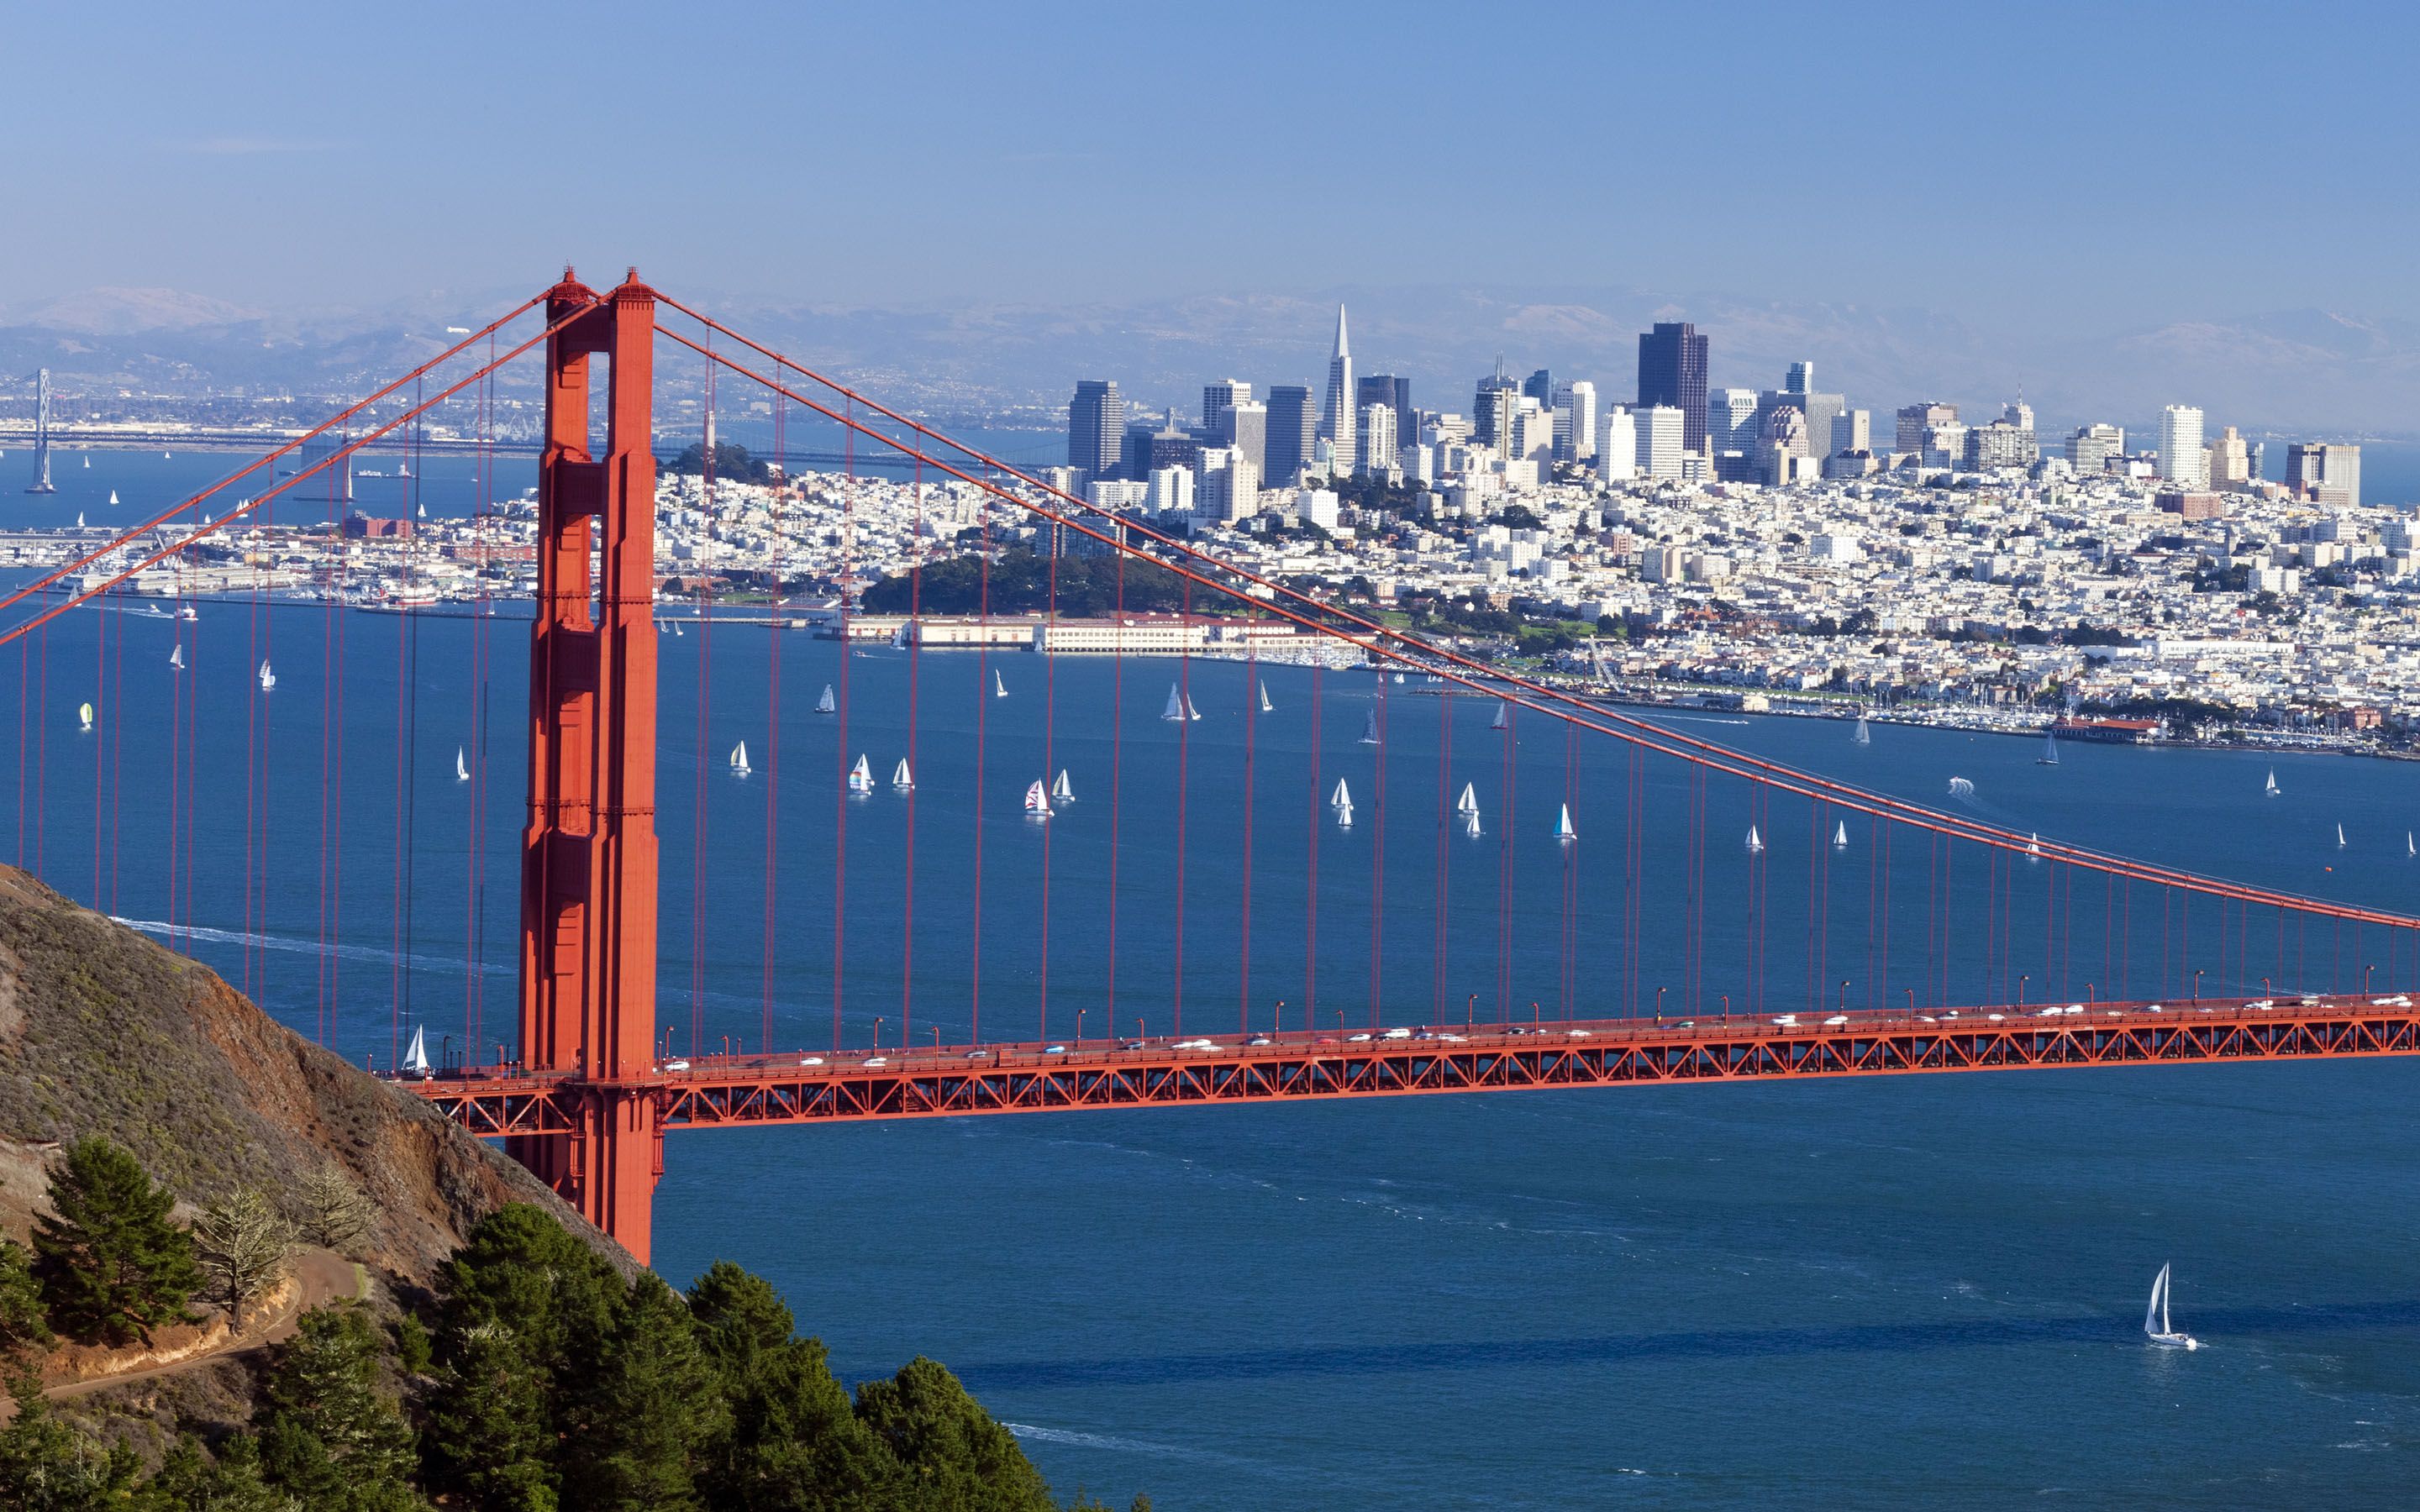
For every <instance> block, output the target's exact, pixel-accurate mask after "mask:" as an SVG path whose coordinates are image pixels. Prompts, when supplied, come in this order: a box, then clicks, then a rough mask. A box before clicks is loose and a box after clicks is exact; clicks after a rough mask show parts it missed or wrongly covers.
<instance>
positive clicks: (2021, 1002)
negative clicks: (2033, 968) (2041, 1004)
mask: <svg viewBox="0 0 2420 1512" xmlns="http://www.w3.org/2000/svg"><path fill="white" fill-rule="evenodd" d="M2032 980H2034V979H2033V973H2031V972H2029V971H2020V972H2018V973H2017V1006H2018V1007H2019V1008H2023V1007H2024V1006H2025V987H2026V984H2027V983H2029V982H2031V981H2032Z"/></svg>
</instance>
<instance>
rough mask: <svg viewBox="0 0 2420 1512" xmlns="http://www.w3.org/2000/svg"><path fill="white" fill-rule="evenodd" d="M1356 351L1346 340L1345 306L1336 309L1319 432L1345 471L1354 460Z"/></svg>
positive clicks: (1330, 453) (1331, 453)
mask: <svg viewBox="0 0 2420 1512" xmlns="http://www.w3.org/2000/svg"><path fill="white" fill-rule="evenodd" d="M1353 421H1354V414H1353V347H1352V346H1351V345H1350V344H1349V343H1348V342H1347V341H1346V340H1345V334H1344V306H1342V305H1341V304H1340V305H1338V306H1337V307H1336V351H1335V354H1334V355H1333V356H1331V357H1329V358H1328V359H1327V401H1326V408H1325V409H1323V410H1322V411H1321V415H1320V427H1319V428H1320V429H1321V431H1322V432H1324V433H1325V434H1326V437H1327V440H1328V441H1329V442H1330V452H1329V455H1332V456H1333V457H1334V458H1335V459H1336V460H1337V462H1338V463H1339V464H1340V465H1342V466H1345V467H1350V466H1351V465H1352V456H1353Z"/></svg>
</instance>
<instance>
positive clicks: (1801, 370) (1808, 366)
mask: <svg viewBox="0 0 2420 1512" xmlns="http://www.w3.org/2000/svg"><path fill="white" fill-rule="evenodd" d="M1781 387H1782V390H1783V391H1784V392H1785V393H1813V392H1814V390H1815V364H1814V363H1807V362H1798V363H1791V364H1790V372H1789V375H1788V376H1787V377H1785V378H1783V379H1782V380H1781Z"/></svg>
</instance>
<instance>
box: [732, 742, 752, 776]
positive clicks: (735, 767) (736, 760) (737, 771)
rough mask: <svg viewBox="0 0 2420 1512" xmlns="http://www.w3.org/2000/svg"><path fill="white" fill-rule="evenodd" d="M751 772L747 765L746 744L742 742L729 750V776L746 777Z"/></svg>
mask: <svg viewBox="0 0 2420 1512" xmlns="http://www.w3.org/2000/svg"><path fill="white" fill-rule="evenodd" d="M752 770H753V768H752V767H751V766H750V765H749V764H748V742H746V741H744V740H743V741H741V742H740V743H739V744H737V746H734V747H732V748H731V775H732V776H734V777H746V776H747V775H748V774H749V772H751V771H752Z"/></svg>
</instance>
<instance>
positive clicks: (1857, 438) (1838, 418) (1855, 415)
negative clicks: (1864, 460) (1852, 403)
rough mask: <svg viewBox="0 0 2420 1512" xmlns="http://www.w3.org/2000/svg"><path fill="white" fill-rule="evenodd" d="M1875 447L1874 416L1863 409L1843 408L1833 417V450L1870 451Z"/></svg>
mask: <svg viewBox="0 0 2420 1512" xmlns="http://www.w3.org/2000/svg"><path fill="white" fill-rule="evenodd" d="M1873 449H1874V437H1873V416H1872V415H1871V414H1869V412H1867V411H1866V410H1863V409H1843V410H1841V411H1840V412H1839V413H1838V414H1837V415H1835V416H1833V417H1832V451H1833V454H1834V455H1838V454H1839V453H1842V452H1870V451H1872V450H1873Z"/></svg>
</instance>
